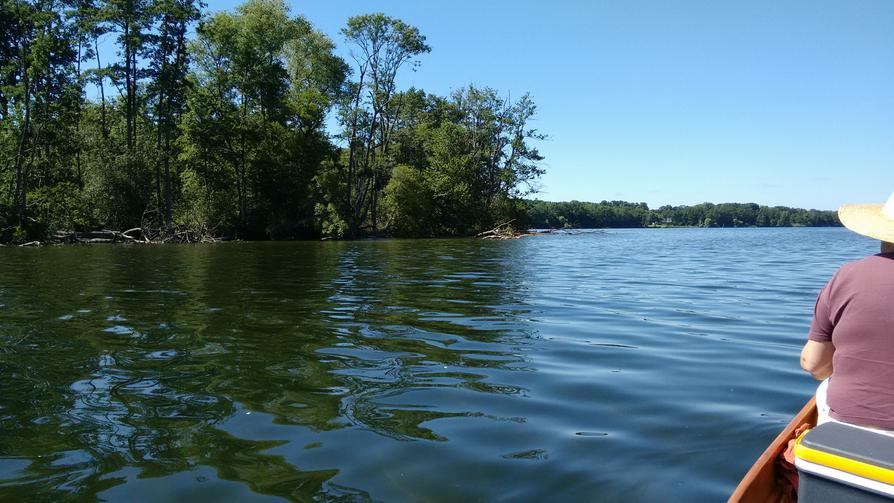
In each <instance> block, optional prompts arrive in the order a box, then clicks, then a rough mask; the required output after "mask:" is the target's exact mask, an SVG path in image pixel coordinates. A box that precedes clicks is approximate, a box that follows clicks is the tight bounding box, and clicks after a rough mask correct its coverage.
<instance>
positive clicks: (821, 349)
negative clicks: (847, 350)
mask: <svg viewBox="0 0 894 503" xmlns="http://www.w3.org/2000/svg"><path fill="white" fill-rule="evenodd" d="M833 354H835V346H833V345H832V343H831V342H817V341H807V344H805V345H804V349H802V350H801V368H802V369H804V370H806V371H807V372H810V375H812V376H813V378H814V379H816V380H818V381H822V380H823V379H825V378H827V377H829V376H831V375H832V355H833Z"/></svg>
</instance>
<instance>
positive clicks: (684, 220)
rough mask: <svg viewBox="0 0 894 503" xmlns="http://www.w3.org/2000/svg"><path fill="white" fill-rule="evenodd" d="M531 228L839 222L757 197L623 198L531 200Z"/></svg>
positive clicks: (832, 214) (834, 216) (828, 213)
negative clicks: (654, 202) (656, 203)
mask: <svg viewBox="0 0 894 503" xmlns="http://www.w3.org/2000/svg"><path fill="white" fill-rule="evenodd" d="M527 204H528V210H527V214H528V218H529V223H530V226H531V227H532V228H536V229H552V228H584V229H598V228H605V227H649V226H668V227H676V226H681V227H682V226H685V227H835V226H840V225H841V223H840V222H839V221H838V215H837V214H836V213H835V212H834V211H821V210H804V209H800V208H788V207H785V206H760V205H757V204H754V203H745V204H741V203H723V204H712V203H703V204H697V205H695V206H662V207H660V208H658V209H649V207H648V205H646V203H628V202H625V201H602V202H601V203H586V202H581V201H570V202H549V201H540V200H533V201H528V202H527Z"/></svg>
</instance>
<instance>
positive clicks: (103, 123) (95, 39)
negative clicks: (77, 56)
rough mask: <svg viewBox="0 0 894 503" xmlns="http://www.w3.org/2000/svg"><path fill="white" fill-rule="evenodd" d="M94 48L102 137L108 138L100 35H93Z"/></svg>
mask: <svg viewBox="0 0 894 503" xmlns="http://www.w3.org/2000/svg"><path fill="white" fill-rule="evenodd" d="M93 50H94V52H96V70H97V75H98V77H99V78H98V80H99V97H100V100H101V101H100V103H101V104H100V127H101V128H102V138H103V139H104V140H105V139H108V137H109V129H108V127H106V85H105V80H106V79H105V77H104V76H103V74H102V61H100V60H99V37H98V36H94V37H93Z"/></svg>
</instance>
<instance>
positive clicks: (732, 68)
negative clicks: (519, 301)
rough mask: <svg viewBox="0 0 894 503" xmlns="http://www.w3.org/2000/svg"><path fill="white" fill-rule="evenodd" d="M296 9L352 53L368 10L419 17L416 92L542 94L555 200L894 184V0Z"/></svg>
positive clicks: (728, 198)
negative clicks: (475, 88) (360, 17)
mask: <svg viewBox="0 0 894 503" xmlns="http://www.w3.org/2000/svg"><path fill="white" fill-rule="evenodd" d="M238 3H239V2H236V1H229V0H227V1H220V2H218V1H209V2H208V9H209V10H212V11H215V10H222V9H230V8H233V7H234V6H235V5H237V4H238ZM289 5H290V6H291V7H292V10H293V13H296V14H298V13H300V14H303V15H304V16H306V17H307V18H308V19H309V20H310V21H311V22H313V23H314V25H315V26H316V27H317V28H318V29H320V30H322V31H324V32H326V33H327V34H329V35H330V37H332V38H333V40H334V41H335V42H336V43H337V44H338V46H339V51H340V52H341V53H342V54H344V55H346V54H347V47H346V45H345V43H344V40H343V39H342V37H341V35H339V33H338V30H339V29H340V28H341V27H342V26H344V23H345V20H346V19H347V18H348V17H350V16H352V15H357V14H362V13H367V12H376V11H381V12H384V13H386V14H387V15H390V16H392V17H397V18H400V19H402V20H404V21H406V22H408V23H410V24H412V25H415V26H417V27H418V28H419V29H420V31H421V32H422V33H423V34H424V35H426V37H427V38H428V42H429V44H430V45H431V47H432V52H431V53H430V54H427V55H425V56H423V57H422V58H421V65H420V66H419V68H418V70H417V71H416V72H415V73H414V72H409V71H408V72H405V73H404V74H402V75H401V83H402V85H403V87H408V86H410V85H414V86H416V87H420V88H423V89H425V90H427V91H429V92H435V93H439V94H446V93H449V92H450V91H451V90H453V89H456V88H459V87H462V86H464V85H466V84H468V83H470V82H474V83H475V84H477V85H486V86H490V87H493V88H495V89H497V90H499V91H500V92H502V93H505V94H506V95H510V96H512V97H518V96H521V95H522V94H523V93H525V92H530V93H531V94H532V96H533V98H534V100H535V102H536V103H537V105H538V107H539V115H538V117H537V120H536V126H537V127H538V128H539V129H540V130H541V131H542V132H544V133H547V134H548V135H549V136H550V139H549V140H548V141H545V142H542V143H541V144H540V149H541V152H542V153H543V154H544V155H545V156H546V160H545V162H544V166H545V168H546V169H547V174H546V175H545V176H544V177H543V179H542V181H541V186H542V192H541V194H540V197H541V198H543V199H547V200H570V199H579V200H589V201H599V200H603V199H623V200H628V201H645V202H647V203H648V204H649V205H650V206H659V205H663V204H696V203H699V202H704V201H712V202H756V203H760V204H770V205H776V204H780V205H789V206H798V207H807V208H820V209H834V208H836V207H837V206H838V205H840V204H842V203H845V202H882V201H884V200H885V199H887V197H888V196H889V195H890V194H891V191H894V2H891V1H887V0H861V1H851V0H841V1H836V2H832V1H823V0H812V1H793V0H785V1H779V0H774V1H758V0H749V1H739V2H734V1H719V0H712V1H682V0H681V1H674V2H668V1H663V0H653V1H638V0H623V1H622V0H617V1H611V2H608V1H589V2H585V1H578V2H575V1H568V0H559V1H556V0H553V1H546V0H536V1H519V0H513V1H509V0H490V1H486V0H478V1H473V0H450V1H432V0H427V1H419V0H416V1H357V0H354V1H349V0H327V1H322V2H319V1H305V2H299V1H292V2H289Z"/></svg>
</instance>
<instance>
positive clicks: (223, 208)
mask: <svg viewBox="0 0 894 503" xmlns="http://www.w3.org/2000/svg"><path fill="white" fill-rule="evenodd" d="M202 9H204V5H203V4H202V3H201V2H200V1H197V0H56V1H51V0H30V1H27V0H16V1H10V0H2V1H0V242H17V243H23V242H27V241H32V240H46V239H50V240H54V239H55V240H57V241H60V240H61V241H65V240H72V239H74V240H80V237H81V236H94V238H95V239H97V240H105V239H107V238H109V236H111V238H114V239H118V240H129V241H174V242H183V241H189V242H192V241H201V240H207V239H214V238H236V239H304V238H321V237H323V238H346V239H353V238H360V237H366V236H395V237H429V236H467V235H474V234H476V233H478V232H480V231H482V230H486V229H491V228H492V227H494V226H495V225H498V224H501V223H505V222H512V225H513V226H515V227H516V228H519V229H525V228H528V227H541V228H561V227H644V226H654V225H696V226H748V225H766V226H786V225H836V224H837V219H836V218H835V217H834V215H833V214H831V213H830V212H816V211H813V210H811V211H804V210H791V209H787V208H779V207H777V208H765V207H757V205H707V204H706V205H699V206H695V207H661V208H659V209H657V210H650V209H649V208H648V207H647V206H645V205H644V204H642V203H639V204H636V203H625V202H617V201H616V202H603V203H580V202H577V201H572V202H566V203H547V202H543V201H536V200H535V201H531V200H528V199H525V197H527V196H530V195H531V194H534V193H535V192H536V187H537V180H538V178H539V177H540V176H541V175H542V174H543V172H544V171H543V168H542V165H541V163H540V161H542V160H543V157H542V155H541V154H540V153H539V152H538V150H537V148H536V145H534V144H535V143H536V142H537V141H539V140H543V139H545V136H544V135H543V134H541V133H540V132H539V131H537V130H536V129H535V128H533V127H532V126H531V122H532V119H534V117H535V114H536V106H535V104H534V101H533V100H532V98H531V97H530V96H529V95H527V94H526V95H523V96H521V97H519V98H517V99H514V100H513V99H510V98H509V97H508V96H506V95H504V93H501V92H500V91H498V90H495V89H491V88H488V87H480V86H476V85H465V86H463V84H462V83H456V84H457V85H458V86H461V87H459V88H458V90H456V91H454V92H453V93H451V94H450V95H449V96H438V95H435V94H431V93H427V92H425V91H424V90H422V89H418V88H416V87H413V86H412V72H411V71H410V70H413V69H415V68H416V67H417V66H418V65H419V64H421V62H422V56H424V55H425V54H426V53H428V52H429V51H431V48H430V47H429V46H428V44H427V43H426V38H425V36H424V34H422V33H420V32H419V30H418V29H417V28H415V27H413V26H410V25H408V24H406V23H404V22H403V21H401V20H399V19H394V18H391V17H388V16H386V15H384V14H381V13H375V14H365V15H359V16H355V17H351V18H349V19H347V20H346V24H345V26H344V27H343V28H342V29H341V30H340V32H339V33H338V34H337V35H336V37H337V38H338V43H343V44H345V47H346V48H348V49H349V51H348V52H349V54H350V57H348V58H342V57H340V56H339V55H338V54H337V50H336V48H337V47H336V40H335V39H334V38H332V37H330V35H328V34H325V33H322V32H321V31H319V30H317V29H316V28H315V27H314V26H313V25H312V24H311V23H310V22H309V21H308V20H307V19H306V18H304V17H302V16H300V15H297V16H296V15H293V14H292V13H290V11H289V8H288V7H287V6H286V4H285V2H284V1H282V0H247V1H246V2H245V3H244V4H242V5H241V6H239V7H237V8H236V9H235V10H234V11H232V12H217V13H208V12H205V13H203V11H202ZM109 44H114V51H110V50H109V49H108V45H109ZM103 47H105V49H102V48H103ZM110 52H114V54H115V56H116V57H115V58H112V59H111V60H107V59H109V58H107V57H106V56H107V55H108V54H109V53H110ZM399 76H400V78H398V77H399ZM404 81H409V82H408V83H409V85H408V86H401V85H399V82H404ZM97 231H99V232H97ZM95 236H100V237H95ZM72 237H73V238H72Z"/></svg>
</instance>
